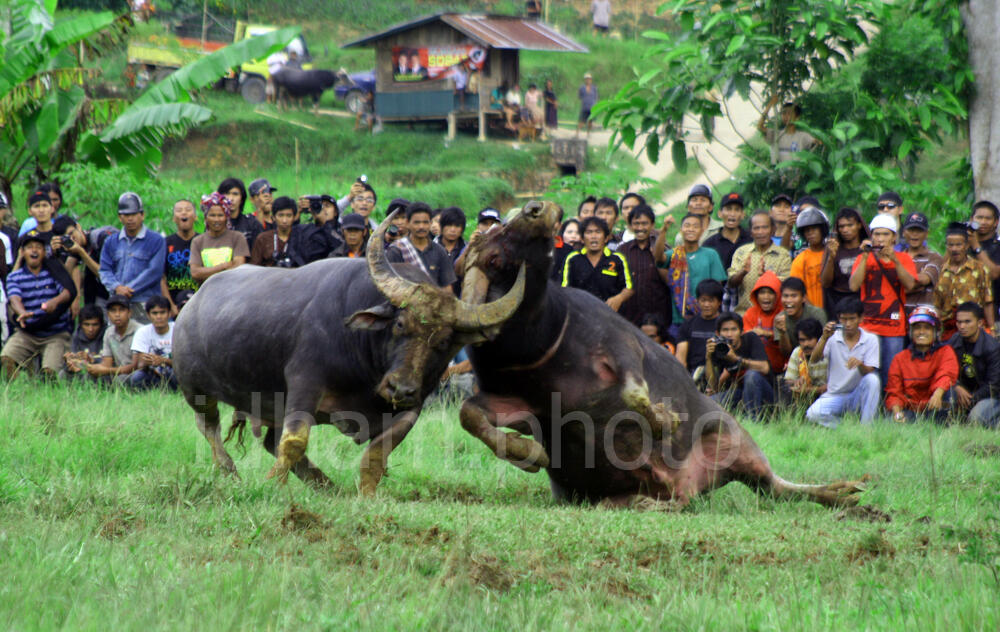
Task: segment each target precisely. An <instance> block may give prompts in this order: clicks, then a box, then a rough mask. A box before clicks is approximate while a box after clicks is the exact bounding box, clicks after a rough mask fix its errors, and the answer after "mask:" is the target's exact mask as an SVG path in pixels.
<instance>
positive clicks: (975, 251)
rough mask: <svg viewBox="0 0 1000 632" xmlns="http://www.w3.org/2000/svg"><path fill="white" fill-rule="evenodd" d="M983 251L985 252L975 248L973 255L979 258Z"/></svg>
mask: <svg viewBox="0 0 1000 632" xmlns="http://www.w3.org/2000/svg"><path fill="white" fill-rule="evenodd" d="M982 251H983V249H982V248H973V249H972V254H974V255H976V256H977V257H978V256H979V253H981V252H982Z"/></svg>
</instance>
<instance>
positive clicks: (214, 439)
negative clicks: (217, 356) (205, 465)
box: [184, 394, 238, 476]
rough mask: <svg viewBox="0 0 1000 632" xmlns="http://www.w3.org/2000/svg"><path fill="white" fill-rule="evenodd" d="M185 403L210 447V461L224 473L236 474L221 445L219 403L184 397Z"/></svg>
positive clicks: (195, 397) (188, 396)
mask: <svg viewBox="0 0 1000 632" xmlns="http://www.w3.org/2000/svg"><path fill="white" fill-rule="evenodd" d="M184 398H185V399H186V400H187V403H188V405H189V406H191V408H193V409H194V412H195V420H196V421H197V423H198V430H200V431H201V434H203V435H205V439H207V440H208V445H210V446H212V460H213V461H215V464H216V465H217V466H219V468H221V469H222V470H223V471H224V472H227V473H229V474H233V475H236V476H238V474H236V464H235V463H233V458H232V457H231V456H229V453H228V452H226V447H225V445H223V443H222V425H221V424H220V423H219V403H218V402H217V401H216V400H215V399H212V398H211V397H206V396H204V395H187V394H185V395H184Z"/></svg>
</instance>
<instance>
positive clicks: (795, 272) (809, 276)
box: [789, 208, 830, 307]
mask: <svg viewBox="0 0 1000 632" xmlns="http://www.w3.org/2000/svg"><path fill="white" fill-rule="evenodd" d="M795 230H796V231H797V232H798V233H799V236H800V237H802V239H803V240H804V241H805V242H806V247H805V249H804V250H803V251H802V252H800V253H799V254H798V255H797V256H796V257H795V259H794V260H793V261H792V268H791V271H790V272H789V274H790V276H793V277H797V278H799V279H802V281H803V283H805V286H806V296H807V297H808V298H809V302H810V303H812V304H813V305H815V306H816V307H823V283H822V282H821V281H820V272H821V271H822V269H823V255H824V254H825V253H826V239H827V236H828V235H829V234H830V220H829V219H827V217H826V214H825V213H824V212H823V211H821V210H819V209H818V208H810V209H806V210H805V211H802V212H801V213H799V216H798V218H796V220H795Z"/></svg>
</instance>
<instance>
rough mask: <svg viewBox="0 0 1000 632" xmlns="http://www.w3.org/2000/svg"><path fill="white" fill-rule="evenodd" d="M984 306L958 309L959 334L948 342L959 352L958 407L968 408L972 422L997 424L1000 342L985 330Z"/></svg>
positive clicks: (954, 401)
mask: <svg viewBox="0 0 1000 632" xmlns="http://www.w3.org/2000/svg"><path fill="white" fill-rule="evenodd" d="M983 320H984V314H983V308H982V306H981V305H979V304H978V303H972V302H969V303H962V304H961V305H959V306H958V308H957V309H956V310H955V327H956V329H957V331H956V332H955V335H954V336H952V337H951V339H950V340H948V344H949V345H950V346H951V348H952V349H954V350H955V355H956V356H958V363H959V369H958V383H957V384H956V385H955V390H954V393H953V397H952V404H951V405H952V409H953V410H954V411H956V412H957V411H968V415H969V417H968V419H969V421H970V422H971V423H974V424H980V425H983V426H986V427H987V428H996V427H997V425H998V422H1000V342H998V341H997V339H996V338H994V337H993V336H991V335H989V334H988V333H986V332H985V331H984V330H983Z"/></svg>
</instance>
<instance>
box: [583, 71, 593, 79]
mask: <svg viewBox="0 0 1000 632" xmlns="http://www.w3.org/2000/svg"><path fill="white" fill-rule="evenodd" d="M583 78H584V79H593V78H594V75H592V74H590V73H589V72H585V73H583Z"/></svg>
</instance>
